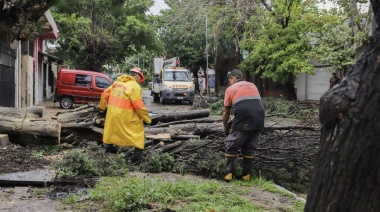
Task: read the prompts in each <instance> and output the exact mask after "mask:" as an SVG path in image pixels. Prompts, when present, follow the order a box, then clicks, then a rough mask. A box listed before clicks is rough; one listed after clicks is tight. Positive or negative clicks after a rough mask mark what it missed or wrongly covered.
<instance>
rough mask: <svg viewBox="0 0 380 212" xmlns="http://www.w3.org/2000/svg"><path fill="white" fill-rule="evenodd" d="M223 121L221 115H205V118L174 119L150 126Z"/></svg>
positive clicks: (158, 126)
mask: <svg viewBox="0 0 380 212" xmlns="http://www.w3.org/2000/svg"><path fill="white" fill-rule="evenodd" d="M221 121H222V118H221V117H220V116H209V117H205V118H196V119H187V120H180V121H172V122H167V123H162V124H157V125H154V126H151V127H150V128H160V127H168V126H170V125H174V124H186V123H214V122H221Z"/></svg>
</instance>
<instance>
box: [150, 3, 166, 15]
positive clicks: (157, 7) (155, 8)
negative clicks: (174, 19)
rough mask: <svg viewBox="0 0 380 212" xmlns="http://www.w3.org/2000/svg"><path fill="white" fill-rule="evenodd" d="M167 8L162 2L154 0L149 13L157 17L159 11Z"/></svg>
mask: <svg viewBox="0 0 380 212" xmlns="http://www.w3.org/2000/svg"><path fill="white" fill-rule="evenodd" d="M165 8H167V5H166V4H165V2H164V0H155V3H154V5H153V7H151V8H150V10H149V12H150V13H152V14H154V15H157V14H158V13H160V10H162V9H165Z"/></svg>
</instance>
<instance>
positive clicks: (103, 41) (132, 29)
mask: <svg viewBox="0 0 380 212" xmlns="http://www.w3.org/2000/svg"><path fill="white" fill-rule="evenodd" d="M152 4H153V1H152V0H103V1H98V0H80V1H77V0H62V1H60V2H59V3H58V4H57V5H56V6H55V7H54V10H53V11H54V17H55V19H56V22H57V24H58V27H59V30H60V36H59V38H58V41H57V44H58V49H57V50H58V51H57V53H56V54H57V55H59V56H60V57H62V58H63V59H64V60H65V61H66V62H67V63H68V64H70V65H71V66H74V67H77V68H82V69H89V70H94V71H100V70H101V69H102V68H103V65H105V64H108V65H116V64H118V63H120V62H121V61H123V60H124V59H125V57H128V56H130V55H133V54H137V53H138V52H140V51H143V50H144V49H146V50H152V51H160V50H161V49H162V45H161V44H160V40H159V39H158V34H157V30H156V28H155V27H154V25H153V24H152V23H154V21H155V18H154V17H152V16H149V15H146V14H145V13H146V12H147V11H148V9H149V8H150V7H151V6H152Z"/></svg>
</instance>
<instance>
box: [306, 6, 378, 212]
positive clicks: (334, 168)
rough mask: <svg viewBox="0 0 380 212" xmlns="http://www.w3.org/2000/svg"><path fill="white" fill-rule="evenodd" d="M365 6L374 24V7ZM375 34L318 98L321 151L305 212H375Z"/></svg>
mask: <svg viewBox="0 0 380 212" xmlns="http://www.w3.org/2000/svg"><path fill="white" fill-rule="evenodd" d="M371 2H372V5H373V11H374V14H375V16H374V17H375V19H376V21H377V22H379V19H380V2H379V1H371ZM379 33H380V32H379V28H377V29H376V32H375V34H374V36H373V40H372V41H371V43H370V45H369V49H367V50H366V52H365V53H364V55H363V56H362V57H361V59H360V60H358V61H357V63H356V64H355V66H354V68H353V71H352V72H351V73H349V74H348V75H347V77H345V78H344V79H343V80H342V81H341V82H340V83H339V84H338V85H337V86H335V87H333V88H331V89H330V90H328V91H327V92H326V93H325V94H324V95H323V96H322V97H321V108H320V120H321V123H322V126H323V129H322V135H321V146H320V151H319V154H318V157H317V160H316V161H317V162H316V164H315V168H314V173H313V177H312V180H311V185H310V188H309V191H308V197H307V202H306V206H305V211H379V210H380V201H379V200H380V171H379V170H380V157H379V152H380V142H379V135H380V124H379V123H380V109H379V108H380V83H379V82H380V60H379V55H380V34H379Z"/></svg>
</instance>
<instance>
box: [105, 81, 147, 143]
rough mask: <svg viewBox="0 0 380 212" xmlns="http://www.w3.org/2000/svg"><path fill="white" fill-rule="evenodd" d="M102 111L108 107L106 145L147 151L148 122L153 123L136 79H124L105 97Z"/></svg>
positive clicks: (106, 92)
mask: <svg viewBox="0 0 380 212" xmlns="http://www.w3.org/2000/svg"><path fill="white" fill-rule="evenodd" d="M98 107H99V109H102V110H105V109H106V107H107V114H106V120H105V124H104V133H103V142H104V143H105V144H114V145H118V146H133V147H137V148H140V149H144V123H143V121H144V122H146V123H147V124H150V123H151V119H150V117H149V114H148V110H147V109H146V108H145V105H144V102H143V99H142V90H141V87H140V85H139V84H138V83H137V82H136V80H135V79H134V78H133V77H131V76H128V75H124V76H120V77H118V78H117V80H116V81H115V82H114V83H113V84H112V85H111V86H110V87H108V88H107V89H106V90H105V91H104V92H103V93H102V96H101V99H100V103H99V106H98Z"/></svg>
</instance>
